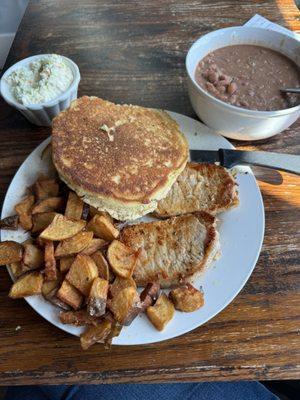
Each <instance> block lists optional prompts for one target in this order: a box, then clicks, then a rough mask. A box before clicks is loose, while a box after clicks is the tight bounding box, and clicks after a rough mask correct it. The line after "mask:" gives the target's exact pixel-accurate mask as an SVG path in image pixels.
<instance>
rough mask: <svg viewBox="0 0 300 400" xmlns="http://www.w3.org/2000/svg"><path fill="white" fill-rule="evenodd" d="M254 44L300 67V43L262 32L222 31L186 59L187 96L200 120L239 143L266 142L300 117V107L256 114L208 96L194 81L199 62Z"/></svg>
mask: <svg viewBox="0 0 300 400" xmlns="http://www.w3.org/2000/svg"><path fill="white" fill-rule="evenodd" d="M234 44H254V45H258V46H263V47H268V48H271V49H273V50H276V51H279V52H280V53H283V54H285V55H286V56H287V57H289V58H290V59H291V60H293V61H294V62H295V63H296V64H297V65H298V66H300V42H299V41H297V40H296V39H294V38H292V37H289V36H287V35H284V34H282V33H279V32H275V31H269V30H266V29H262V28H253V27H252V28H250V27H242V26H238V27H232V28H225V29H219V30H217V31H214V32H211V33H208V34H207V35H204V36H202V37H201V38H200V39H198V40H197V41H196V42H195V43H194V44H193V45H192V47H191V48H190V50H189V52H188V54H187V57H186V69H187V74H188V92H189V96H190V100H191V103H192V106H193V108H194V110H195V112H196V114H197V115H198V117H199V118H200V119H201V120H202V121H203V122H205V124H206V125H208V126H209V127H211V128H213V129H214V130H215V131H217V132H218V133H220V134H221V135H223V136H226V137H228V138H231V139H238V140H258V139H265V138H268V137H271V136H274V135H276V134H277V133H279V132H282V131H283V130H284V129H286V128H288V127H289V126H290V125H291V124H292V123H293V122H295V121H296V120H297V119H298V118H299V116H300V105H298V106H296V107H292V108H288V109H284V110H279V111H254V110H246V109H243V108H240V107H236V106H232V105H231V104H227V103H225V102H223V101H221V100H219V99H217V98H215V97H213V96H212V95H211V94H209V93H208V92H206V91H205V90H204V89H202V88H201V87H200V86H199V85H198V84H197V83H196V81H195V70H196V67H197V65H198V63H199V61H200V60H201V59H202V58H203V57H205V56H206V55H207V54H208V53H210V52H212V51H214V50H216V49H219V48H220V47H225V46H230V45H234Z"/></svg>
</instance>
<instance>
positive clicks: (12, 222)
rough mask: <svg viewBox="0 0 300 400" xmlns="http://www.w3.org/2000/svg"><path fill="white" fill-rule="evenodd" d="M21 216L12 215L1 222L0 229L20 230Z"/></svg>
mask: <svg viewBox="0 0 300 400" xmlns="http://www.w3.org/2000/svg"><path fill="white" fill-rule="evenodd" d="M18 223H19V216H18V215H11V216H10V217H6V218H3V219H1V220H0V229H6V230H11V231H16V230H17V229H18Z"/></svg>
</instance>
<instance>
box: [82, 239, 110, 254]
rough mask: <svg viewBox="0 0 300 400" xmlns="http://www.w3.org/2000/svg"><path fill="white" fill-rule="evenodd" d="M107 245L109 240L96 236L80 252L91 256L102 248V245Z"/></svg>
mask: <svg viewBox="0 0 300 400" xmlns="http://www.w3.org/2000/svg"><path fill="white" fill-rule="evenodd" d="M106 245H107V242H106V241H105V240H103V239H98V238H94V239H92V240H91V242H90V244H89V245H88V246H87V247H86V248H85V249H83V250H82V251H81V252H80V253H81V254H86V255H87V256H90V255H92V254H94V253H95V252H96V251H97V250H100V249H102V247H104V246H106Z"/></svg>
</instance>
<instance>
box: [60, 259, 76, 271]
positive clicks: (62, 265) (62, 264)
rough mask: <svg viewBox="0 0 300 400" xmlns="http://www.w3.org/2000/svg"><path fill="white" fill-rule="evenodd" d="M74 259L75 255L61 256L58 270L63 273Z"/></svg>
mask: <svg viewBox="0 0 300 400" xmlns="http://www.w3.org/2000/svg"><path fill="white" fill-rule="evenodd" d="M74 260H75V256H70V257H63V258H61V259H60V260H59V269H60V272H62V273H63V274H64V273H65V272H67V271H69V269H70V268H71V265H72V264H73V262H74Z"/></svg>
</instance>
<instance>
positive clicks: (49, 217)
mask: <svg viewBox="0 0 300 400" xmlns="http://www.w3.org/2000/svg"><path fill="white" fill-rule="evenodd" d="M55 215H58V214H57V213H56V212H53V211H52V212H51V211H50V212H44V213H39V214H34V215H33V216H32V229H31V232H32V233H40V232H42V231H43V230H44V229H46V228H47V227H48V226H49V225H50V224H51V222H52V221H53V219H54V217H55Z"/></svg>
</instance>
